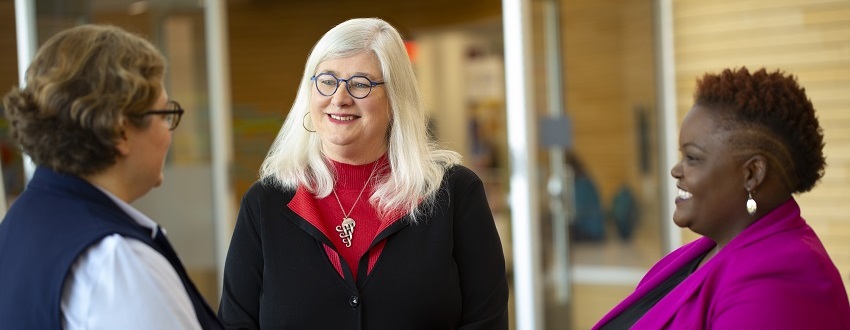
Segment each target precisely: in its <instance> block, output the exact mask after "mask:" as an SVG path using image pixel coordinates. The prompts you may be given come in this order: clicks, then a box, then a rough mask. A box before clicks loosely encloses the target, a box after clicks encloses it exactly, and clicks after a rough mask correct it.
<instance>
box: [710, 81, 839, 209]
mask: <svg viewBox="0 0 850 330" xmlns="http://www.w3.org/2000/svg"><path fill="white" fill-rule="evenodd" d="M694 99H695V103H696V104H699V105H702V106H705V107H707V108H709V109H711V110H712V111H715V112H717V113H718V114H720V115H721V116H720V117H721V118H723V119H722V120H721V126H722V128H723V129H725V130H728V131H733V132H734V134H732V136H733V137H732V138H731V139H730V142H731V143H732V144H733V145H734V146H735V147H737V148H741V149H751V150H754V151H757V152H760V153H762V154H764V155H765V156H767V158H768V159H770V161H771V162H772V163H773V165H774V166H776V168H778V169H780V171H781V173H780V175H781V177H782V179H783V181H784V182H785V184H786V185H787V186H788V188H789V190H790V191H791V192H792V193H802V192H806V191H809V190H811V189H812V188H814V186H815V185H816V184H817V182H818V181H819V180H820V179H821V177H823V174H824V167H825V166H826V159H825V158H824V154H823V147H824V142H823V129H822V128H821V126H820V124H819V123H818V118H817V116H815V109H814V107H813V106H812V102H811V100H809V98H808V97H807V96H806V90H805V88H802V87H801V86H800V85H798V83H797V79H796V77H795V76H793V75H786V74H785V73H784V72H782V71H779V70H777V71H774V72H768V71H767V70H766V69H764V68H762V69H760V70H758V71H755V72H753V73H750V72H749V71H748V70H747V68H746V67H742V68H740V69H726V70H723V72H721V73H720V74H705V75H704V76H703V77H702V79H699V80H698V81H697V90H696V93H695V95H694Z"/></svg>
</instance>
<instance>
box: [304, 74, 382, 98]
mask: <svg viewBox="0 0 850 330" xmlns="http://www.w3.org/2000/svg"><path fill="white" fill-rule="evenodd" d="M310 80H311V81H313V82H315V85H316V90H317V91H319V94H322V95H324V96H331V95H334V93H336V90H337V89H339V84H340V83H342V82H345V86H346V88H345V89H346V90H348V94H349V95H351V97H353V98H355V99H363V98H366V97H367V96H369V93H372V87H375V86H378V85H383V84H384V82H383V81H381V82H374V81H371V80H369V78H366V77H364V76H351V78H348V79H342V78H337V77H336V76H334V75H333V74H330V73H320V74H317V75H315V76H313V77H311V78H310Z"/></svg>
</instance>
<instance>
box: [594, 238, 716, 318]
mask: <svg viewBox="0 0 850 330" xmlns="http://www.w3.org/2000/svg"><path fill="white" fill-rule="evenodd" d="M712 247H714V242H712V241H711V240H709V239H707V238H704V237H703V238H700V239H698V240H696V241H694V242H692V243H690V244H687V245H685V246H683V247H681V248H679V249H678V250H676V251H673V252H672V253H670V254H669V255H667V256H666V257H664V258H663V259H661V260H660V261H659V262H658V263H657V264H655V266H653V267H652V268H651V269H650V270H649V272H647V274H646V276H644V278H643V279H642V280H641V281H640V283H639V284H638V286H637V288H635V291H634V292H633V293H632V294H631V295H629V296H628V297H626V299H624V300H623V301H622V302H620V304H618V305H617V306H616V307H614V309H612V310H611V311H610V312H608V314H606V315H605V316H604V317H603V318H602V319H601V320H599V322H598V323H597V324H596V325H595V326H594V327H593V329H598V328H599V327H601V326H602V325H604V324H606V323H608V321H610V320H611V319H612V318H614V317H616V316H617V315H620V313H622V312H623V311H624V310H625V309H626V308H628V307H629V306H631V305H632V304H634V303H635V302H637V300H638V299H640V298H641V297H643V296H644V295H646V293H647V292H649V291H650V290H652V289H653V288H655V287H656V286H658V284H660V283H661V282H663V281H664V280H666V279H667V278H669V277H670V276H671V275H672V274H673V273H674V272H675V271H676V270H678V269H680V268H681V267H683V266H684V265H685V264H687V263H688V262H690V261H692V260H693V259H694V258H696V257H697V256H699V255H701V254H703V253H705V252H706V251H708V250H709V249H711V248H712ZM701 282H702V281H701V280H700V283H701ZM683 284H684V283H683ZM698 284H699V283H697V285H696V286H695V287H694V288H692V289H689V290H696V288H697V287H698ZM663 301H664V300H663V299H662V301H661V302H663ZM661 302H659V304H660V303H661ZM656 309H658V308H657V305H656V307H653V308H652V309H651V310H650V311H649V312H650V313H651V312H653V311H654V310H656ZM658 312H659V313H660V312H661V311H658ZM648 314H649V313H647V315H648ZM662 314H663V313H662ZM659 316H660V315H659ZM670 316H672V311H670ZM668 318H669V316H668ZM644 319H646V317H644ZM640 323H641V322H638V323H637V324H635V326H638V324H640ZM653 324H654V323H653ZM661 324H662V325H663V324H664V323H661ZM657 328H658V327H656V329H657Z"/></svg>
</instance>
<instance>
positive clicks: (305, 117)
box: [301, 112, 316, 133]
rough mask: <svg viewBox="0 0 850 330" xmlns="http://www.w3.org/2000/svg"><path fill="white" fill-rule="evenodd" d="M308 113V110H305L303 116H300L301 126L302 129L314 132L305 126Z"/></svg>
mask: <svg viewBox="0 0 850 330" xmlns="http://www.w3.org/2000/svg"><path fill="white" fill-rule="evenodd" d="M309 115H310V112H307V113H305V114H304V118H301V127H304V130H306V131H307V132H310V133H316V131H315V130H311V129H309V128H307V116H309Z"/></svg>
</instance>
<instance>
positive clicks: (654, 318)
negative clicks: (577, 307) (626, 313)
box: [593, 198, 850, 330]
mask: <svg viewBox="0 0 850 330" xmlns="http://www.w3.org/2000/svg"><path fill="white" fill-rule="evenodd" d="M741 207H742V208H743V205H742V206H741ZM714 245H715V244H714V242H713V241H711V240H709V239H708V238H705V237H702V238H700V239H698V240H696V241H694V242H692V243H690V244H687V245H685V246H683V247H681V248H679V249H677V250H676V251H673V252H672V253H670V254H668V255H667V256H665V257H664V258H663V259H661V261H659V262H658V263H657V264H655V266H653V267H652V268H651V269H650V270H649V272H648V273H647V274H646V276H644V278H643V279H642V280H641V281H640V283H639V284H638V286H637V288H636V289H635V292H633V293H632V294H631V295H629V296H628V297H626V299H625V300H623V301H622V302H621V303H620V304H619V305H617V307H615V308H614V309H613V310H611V311H610V312H608V314H606V315H605V317H603V318H602V320H600V321H599V323H597V324H596V325H595V326H594V327H593V329H598V328H599V327H600V326H602V325H604V324H605V323H607V322H608V320H610V319H611V318H613V317H614V316H617V315H618V314H620V313H621V312H622V311H623V310H624V309H625V308H627V307H628V306H630V305H631V304H633V303H634V302H635V301H637V300H638V299H639V298H640V297H642V296H643V295H645V294H646V293H647V292H648V291H649V290H651V289H652V288H654V287H655V286H657V285H658V284H659V283H661V282H663V281H664V280H666V279H667V278H668V277H670V275H671V274H672V273H673V272H675V271H676V270H677V269H680V268H681V267H682V266H684V265H685V264H687V263H688V262H689V261H692V260H694V258H696V257H698V256H700V255H702V254H703V253H705V252H706V251H708V250H709V249H711V248H712V247H714ZM632 329H653V330H654V329H795V330H796V329H845V330H850V304H848V301H847V291H846V290H845V288H844V284H843V283H842V281H841V275H840V274H839V273H838V270H837V269H836V268H835V265H834V264H833V263H832V260H830V259H829V256H828V255H827V254H826V251H825V250H824V248H823V244H821V242H820V240H819V239H818V237H817V235H815V232H814V231H812V228H811V227H809V225H807V224H806V221H805V220H803V218H802V217H800V207H799V206H798V205H797V202H796V201H794V199H793V198H791V199H789V200H788V201H787V202H785V203H784V204H782V205H781V206H779V207H778V208H776V209H775V210H773V211H771V212H770V213H769V214H767V215H765V216H764V217H763V218H761V219H759V220H757V221H756V222H755V223H753V224H752V225H750V226H749V227H748V228H747V229H745V230H744V231H743V232H741V233H740V234H739V235H738V236H737V237H735V238H734V239H732V241H731V242H729V244H728V245H727V246H726V247H725V248H724V249H723V250H721V251H720V253H718V254H717V255H715V256H714V258H712V259H710V260H709V261H708V262H706V264H705V265H703V266H702V267H700V268H699V269H697V270H696V271H695V272H694V273H693V274H691V275H690V276H688V277H687V278H686V279H685V280H684V281H683V282H682V283H680V284H679V285H678V286H677V287H676V288H674V289H673V290H672V291H670V293H669V294H667V296H666V297H664V298H662V299H661V300H660V301H659V302H658V304H656V305H655V306H653V307H652V308H651V309H650V310H649V311H647V312H646V314H644V316H643V317H642V318H641V319H640V320H638V321H637V323H635V325H634V326H633V327H632Z"/></svg>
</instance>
